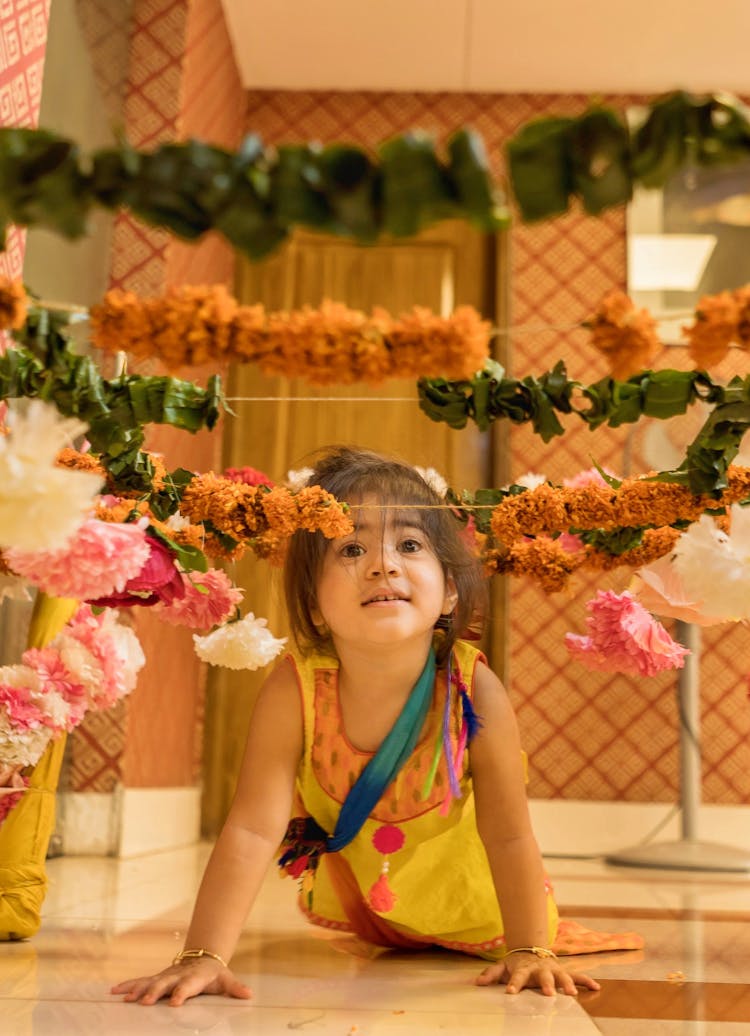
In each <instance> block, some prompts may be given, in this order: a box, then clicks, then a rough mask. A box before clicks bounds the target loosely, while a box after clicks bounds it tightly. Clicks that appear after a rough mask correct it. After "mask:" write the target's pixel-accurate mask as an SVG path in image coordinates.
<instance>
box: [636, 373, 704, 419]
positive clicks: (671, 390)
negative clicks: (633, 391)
mask: <svg viewBox="0 0 750 1036" xmlns="http://www.w3.org/2000/svg"><path fill="white" fill-rule="evenodd" d="M694 383H695V371H675V370H662V371H648V372H647V374H646V377H645V378H644V381H643V383H642V384H643V413H644V414H645V415H646V416H647V417H658V418H660V419H661V420H664V419H665V418H668V417H675V416H676V415H677V414H684V413H685V412H686V411H687V408H688V407H689V406H690V404H691V403H692V402H693V401H694V399H695V390H694V387H693V386H694Z"/></svg>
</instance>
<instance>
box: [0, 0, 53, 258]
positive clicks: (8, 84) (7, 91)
mask: <svg viewBox="0 0 750 1036" xmlns="http://www.w3.org/2000/svg"><path fill="white" fill-rule="evenodd" d="M50 3H51V0H0V126H24V127H29V126H36V125H37V124H38V121H39V105H40V102H41V98H42V75H43V73H44V52H45V49H46V46H47V26H48V23H49V7H50ZM25 245H26V234H25V232H24V231H23V230H20V229H18V228H16V227H13V228H11V229H10V231H9V233H8V235H7V240H6V242H5V251H4V252H3V253H2V255H0V274H2V275H4V276H6V277H20V276H21V275H22V273H23V254H24V249H25Z"/></svg>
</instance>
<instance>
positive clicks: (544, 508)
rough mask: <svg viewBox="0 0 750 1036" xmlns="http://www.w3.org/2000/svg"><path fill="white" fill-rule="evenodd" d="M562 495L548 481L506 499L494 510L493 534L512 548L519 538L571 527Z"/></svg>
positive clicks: (561, 492)
mask: <svg viewBox="0 0 750 1036" xmlns="http://www.w3.org/2000/svg"><path fill="white" fill-rule="evenodd" d="M563 492H567V491H562V490H559V489H555V487H554V486H550V485H548V484H547V483H546V482H545V483H543V484H542V485H541V486H537V487H536V488H535V489H527V490H526V492H525V493H519V494H518V496H507V497H506V498H505V499H504V500H501V502H500V503H499V504H498V505H497V507H495V508H494V510H493V511H492V518H491V520H490V524H491V528H492V532H493V533H494V535H495V536H496V537H497V538H498V539H499V540H502V541H503V542H504V543H506V544H508V545H510V544H511V543H513V542H514V540H517V539H518V538H519V537H520V536H534V535H536V534H537V533H540V532H553V531H555V530H562V529H563V528H565V529H567V528H569V526H570V521H569V520H568V512H567V509H566V506H565V504H566V498H565V497H564V496H563Z"/></svg>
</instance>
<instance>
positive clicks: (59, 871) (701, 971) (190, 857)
mask: <svg viewBox="0 0 750 1036" xmlns="http://www.w3.org/2000/svg"><path fill="white" fill-rule="evenodd" d="M205 857H206V848H205V846H195V847H190V848H185V849H181V850H178V851H174V852H169V853H161V854H157V855H153V856H147V857H140V858H136V859H131V860H113V859H104V858H72V857H65V858H62V859H57V860H51V861H49V876H50V884H51V887H50V891H49V894H48V897H47V900H46V903H45V911H44V922H43V925H42V929H41V931H40V932H39V934H38V935H37V936H35V937H34V938H33V939H32V940H30V941H28V942H25V943H13V944H8V943H4V944H0V1033H2V1036H67V1034H69V1033H70V1034H75V1036H105V1034H106V1036H127V1034H132V1036H150V1034H152V1033H153V1034H161V1033H177V1032H181V1033H186V1032H187V1033H193V1034H194V1033H210V1034H211V1036H230V1034H240V1033H242V1034H245V1033H253V1034H259V1036H267V1034H282V1033H285V1034H287V1036H288V1034H289V1033H290V1032H295V1031H299V1032H300V1033H309V1034H316V1036H329V1034H330V1036H334V1034H335V1036H374V1034H378V1036H381V1034H388V1033H400V1034H403V1036H406V1034H409V1036H420V1034H427V1033H430V1034H432V1033H436V1032H441V1033H446V1034H454V1036H458V1034H461V1036H464V1034H466V1036H470V1034H474V1033H492V1034H493V1036H497V1034H502V1036H542V1034H544V1036H596V1034H597V1033H604V1034H605V1036H740V1034H743V1036H746V1034H747V1033H748V1032H750V991H749V987H748V985H747V981H748V975H749V974H750V925H748V921H749V920H750V877H747V876H732V875H718V876H717V875H713V874H703V875H696V874H691V873H689V872H676V871H670V872H666V871H644V870H638V869H625V868H623V869H615V868H611V867H606V866H604V865H602V864H599V863H593V862H590V861H572V860H555V859H551V860H548V861H547V866H548V870H549V872H550V875H551V876H552V878H553V881H554V883H555V888H556V894H557V899H558V902H559V903H560V905H561V911H562V913H563V914H564V916H567V917H572V918H575V919H578V920H580V921H582V922H583V923H584V924H586V925H588V926H589V927H592V928H598V929H602V930H608V931H616V930H635V931H638V932H640V933H641V934H642V935H643V936H644V937H645V939H646V949H645V950H643V951H629V952H621V953H609V954H601V955H594V956H589V957H587V958H580V959H579V964H580V966H581V967H582V969H584V970H587V971H589V972H590V973H591V974H593V975H595V976H596V977H597V979H599V980H600V981H601V982H602V991H601V992H600V993H583V994H581V996H580V998H579V999H578V1001H576V1000H574V999H572V998H568V997H563V996H558V997H556V998H554V999H546V998H543V997H541V996H540V995H539V994H537V993H533V992H527V993H523V994H521V995H520V996H517V997H509V996H506V995H505V993H504V989H503V987H493V988H489V989H480V988H477V987H475V986H474V985H473V982H472V980H473V978H474V976H475V975H476V974H477V972H478V971H479V970H480V969H481V964H479V963H478V962H476V961H473V960H471V959H468V958H466V957H462V956H460V955H455V954H450V953H439V952H436V953H420V954H415V955H400V954H381V955H379V956H371V955H367V954H366V953H364V952H363V950H362V948H358V947H357V945H356V944H355V943H354V941H353V940H351V939H349V938H348V937H342V936H341V935H337V934H334V933H328V932H323V931H318V930H317V929H313V928H311V927H310V926H308V925H307V924H306V923H305V922H304V921H303V920H302V919H301V917H300V916H299V915H298V913H297V911H296V907H295V906H294V886H293V885H292V883H291V882H288V881H280V880H279V879H278V877H277V876H276V875H275V874H272V875H270V877H269V880H268V881H267V883H266V887H265V888H264V891H263V895H262V898H261V901H260V902H259V904H258V905H257V907H256V909H255V911H254V913H253V916H252V918H251V920H250V922H249V923H248V926H247V929H246V931H245V933H244V935H243V938H242V941H241V944H240V947H239V950H238V952H237V954H236V955H235V958H234V965H235V968H236V970H237V971H238V972H239V973H240V974H241V975H242V977H243V978H245V979H246V980H247V981H248V982H249V983H250V985H252V987H253V989H254V992H255V998H254V1000H253V1001H250V1002H247V1001H227V1000H223V999H220V998H217V997H202V998H201V999H200V1000H196V1001H193V1002H191V1003H189V1004H187V1005H185V1006H184V1007H181V1008H169V1007H167V1006H165V1005H163V1004H160V1005H158V1006H156V1007H150V1008H142V1007H139V1006H135V1005H131V1004H123V1003H121V1002H120V1001H119V999H118V998H117V997H113V996H111V995H110V994H109V992H108V990H109V987H110V986H111V985H112V984H113V983H114V982H116V981H117V980H120V979H122V978H126V977H130V976H132V975H135V974H145V973H149V972H151V971H155V970H158V969H159V968H160V967H162V966H163V965H164V963H165V962H167V961H168V960H169V959H170V957H171V956H172V955H173V954H174V953H175V951H176V950H177V949H179V948H180V947H181V946H182V939H183V934H184V931H185V926H186V922H187V920H188V917H189V912H190V907H191V904H192V899H193V896H194V893H195V889H196V887H197V883H198V880H199V877H200V874H201V871H202V868H203V863H204V861H205Z"/></svg>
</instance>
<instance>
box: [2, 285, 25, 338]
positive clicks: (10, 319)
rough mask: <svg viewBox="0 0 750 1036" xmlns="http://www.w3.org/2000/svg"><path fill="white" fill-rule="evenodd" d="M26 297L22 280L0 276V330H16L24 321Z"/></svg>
mask: <svg viewBox="0 0 750 1036" xmlns="http://www.w3.org/2000/svg"><path fill="white" fill-rule="evenodd" d="M27 313H28V298H27V297H26V289H25V288H24V286H23V281H22V280H20V279H17V280H11V279H10V278H9V277H0V330H3V331H5V330H8V329H11V328H12V329H13V330H14V331H18V330H19V329H20V328H22V327H23V325H24V324H25V323H26V316H27Z"/></svg>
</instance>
